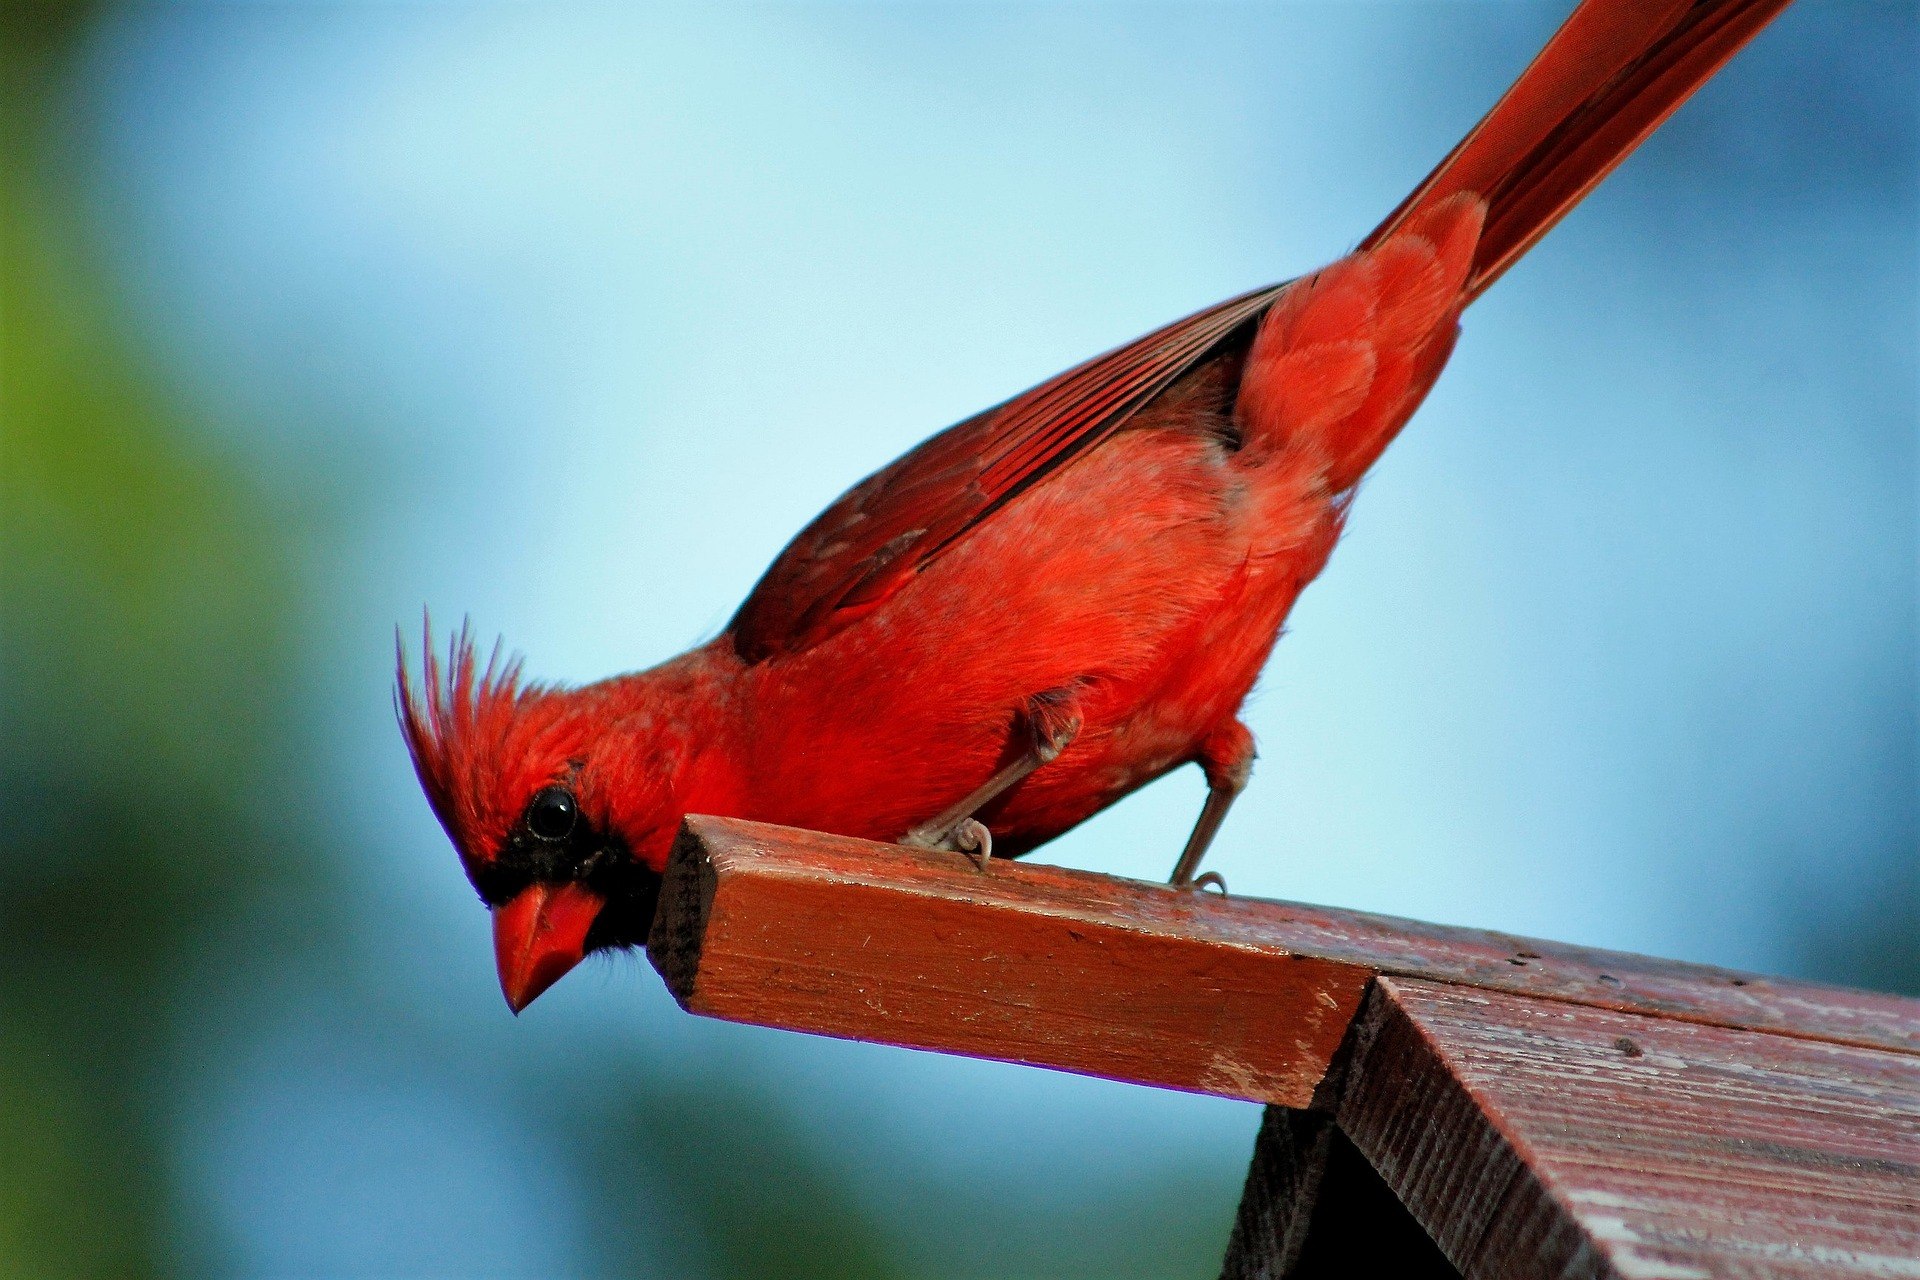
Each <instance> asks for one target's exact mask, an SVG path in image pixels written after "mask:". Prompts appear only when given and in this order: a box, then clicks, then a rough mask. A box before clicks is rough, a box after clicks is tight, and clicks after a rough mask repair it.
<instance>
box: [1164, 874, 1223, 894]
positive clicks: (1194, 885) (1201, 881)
mask: <svg viewBox="0 0 1920 1280" xmlns="http://www.w3.org/2000/svg"><path fill="white" fill-rule="evenodd" d="M1209 886H1211V887H1212V888H1215V889H1218V890H1219V891H1220V895H1221V896H1222V897H1225V896H1226V893H1227V881H1226V877H1224V876H1222V875H1221V874H1220V873H1219V872H1218V871H1203V872H1201V873H1200V874H1199V875H1197V876H1195V877H1194V878H1193V879H1191V880H1187V881H1184V882H1180V881H1177V882H1175V884H1174V886H1173V887H1174V888H1176V889H1178V890H1180V892H1182V893H1198V892H1200V891H1201V890H1202V889H1205V888H1208V887H1209Z"/></svg>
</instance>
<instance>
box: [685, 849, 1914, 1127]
mask: <svg viewBox="0 0 1920 1280" xmlns="http://www.w3.org/2000/svg"><path fill="white" fill-rule="evenodd" d="M648 951H649V954H650V955H651V957H652V959H653V963H654V965H655V967H657V968H658V969H659V970H660V973H661V975H662V976H663V977H664V978H665V979H666V981H667V985H668V987H669V988H670V989H671V990H672V991H673V993H674V995H675V996H676V997H677V998H678V999H679V1001H680V1003H681V1004H682V1005H683V1006H684V1007H685V1008H687V1009H688V1010H690V1011H692V1012H695V1013H702V1014H707V1015H710V1016H713V1017H720V1018H728V1019H732V1020H735V1021H742V1022H752V1023H758V1024H762V1025H766V1026H775V1027H784V1028H788V1029H793V1030H802V1031H812V1032H818V1033H822V1034H826V1035H834V1036H843V1037H851V1038H856V1039H862V1040H876V1041H882V1042H885V1043H889V1044H899V1045H907V1046H911V1047H915V1048H923V1049H936V1050H942V1051H945V1052H950V1053H962V1054H969V1055H972V1056H976V1057H986V1058H997V1059H1002V1060H1007V1061H1015V1062H1025V1063H1031V1064H1034V1065H1039V1066H1048V1067H1055V1068H1059V1069H1063V1070H1068V1071H1078V1072H1084V1073H1088V1074H1094V1075H1100V1076H1107V1077H1110V1078H1114V1079H1120V1080H1129V1081H1135V1082H1139V1083H1144V1084H1154V1085H1160V1086H1164V1087H1168V1088H1176V1089H1186V1090H1193V1091H1197V1092H1203V1093H1213V1094H1221V1095H1224V1096H1228V1097H1237V1098H1247V1099H1251V1100H1254V1101H1262V1102H1273V1103H1280V1104H1283V1105H1287V1106H1294V1107H1302V1106H1306V1105H1307V1104H1308V1103H1309V1102H1310V1100H1311V1099H1312V1097H1313V1094H1314V1090H1315V1088H1316V1087H1317V1086H1318V1085H1319V1084H1320V1082H1321V1080H1322V1079H1323V1078H1324V1077H1325V1075H1326V1072H1327V1068H1328V1066H1329V1064H1330V1063H1331V1062H1332V1060H1333V1057H1334V1053H1335V1050H1336V1049H1337V1048H1338V1047H1339V1045H1340V1043H1341V1040H1342V1037H1343V1036H1344V1035H1345V1033H1346V1031H1347V1028H1348V1025H1349V1023H1350V1022H1351V1021H1352V1019H1353V1017H1354V1015H1355V1013H1356V1012H1357V1011H1358V1009H1359V1007H1360V1003H1361V999H1362V996H1363V995H1364V993H1365V992H1366V990H1367V988H1368V985H1369V983H1371V982H1372V981H1373V980H1374V979H1375V978H1376V977H1379V976H1382V975H1399V976H1407V977H1415V978H1422V979H1429V980H1433V981H1437V982H1444V983H1451V984H1456V985H1459V986H1463V987H1468V988H1474V989H1477V990H1484V991H1489V992H1503V993H1509V994H1513V995H1523V996H1530V997H1534V998H1537V999H1543V1000H1548V1001H1553V1002H1557V1003H1561V1004H1570V1005H1579V1006H1590V1007H1594V1008H1600V1009H1610V1010H1618V1011H1623V1012H1635V1013H1641V1014H1650V1015H1657V1016H1659V1017H1661V1018H1664V1019H1671V1020H1678V1021H1682V1022H1690V1023H1698V1024H1702V1025H1705V1026H1712V1027H1727V1028H1745V1029H1749V1030H1760V1031H1768V1032H1772V1033H1775V1034H1777V1035H1779V1036H1783V1037H1792V1038H1796V1039H1802V1040H1809V1041H1826V1042H1833V1043H1836V1044H1852V1045H1861V1046H1866V1047H1870V1048H1876V1049H1882V1050H1888V1051H1894V1052H1900V1053H1905V1054H1915V1053H1920V1002H1915V1001H1909V1000H1901V999H1899V998H1897V997H1893V996H1882V995H1876V994H1873V993H1868V992H1858V991H1847V990H1842V989H1837V988H1829V987H1821V986H1816V985H1812V984H1806V983H1796V982H1786V981H1779V980H1774V979H1768V978H1760V977H1755V976H1753V975H1749V974H1740V973H1734V972H1731V971H1727V970H1720V969H1712V968H1707V967H1703V966H1697V965H1682V964H1676V963H1673V962H1669V961H1661V960H1652V959H1648V958H1646V957H1642V956H1631V955H1624V954H1620V953H1616V952H1606V951H1597V950H1592V949H1588V948H1582V947H1569V946H1564V945H1560V944H1555V943H1545V942H1533V941H1528V940H1526V939H1521V938H1513V937H1508V936H1505V935H1501V934H1496V933H1487V932H1483V931H1479V930H1471V929H1454V928H1445V927H1442V926H1437V925H1428V924H1420V923H1416V922H1413V921H1407V920H1397V919H1392V918H1389V917H1384V916H1374V915H1367V914H1363V913H1360V912H1350V911H1336V910H1331V909H1328V908H1323V907H1309V906H1300V905H1296V904H1292V903H1282V902H1270V901H1264V900H1260V899H1253V898H1239V897H1222V896H1220V895H1217V894H1211V893H1183V892H1179V891H1175V890H1172V889H1168V888H1165V887H1164V886H1160V885H1152V884H1145V883H1141V882H1138V881H1129V880H1121V879H1117V878H1114V877H1111V876H1101V875H1095V874H1091V873H1087V872H1077V871H1068V870H1063V869H1061V868H1057V867H1046V866H1030V865H1025V864H1016V863H1010V862H1006V861H997V862H995V863H994V864H992V866H991V868H990V869H989V870H988V871H986V872H984V873H982V872H978V871H976V870H975V869H974V867H973V865H972V863H971V862H970V861H969V860H968V859H966V858H965V857H964V856H962V855H959V854H945V853H938V852H922V851H918V850H909V849H903V848H900V847H898V846H895V845H882V844H873V843H869V842H866V841H860V840H850V839H845V838H842V837H837V836H828V835H822V834H819V833H815V832H805V831H796V830H792V829H788V828H781V827H770V826H764V825H761V824H756V823H748V822H740V821H734V820H726V819H718V818H704V817H695V818H689V819H688V820H687V825H686V828H685V830H684V831H683V833H682V836H681V839H680V842H679V844H678V846H677V847H676V849H675V852H674V857H673V861H672V863H671V865H670V866H669V868H668V873H667V883H666V885H665V887H664V889H663V891H662V895H661V904H660V910H659V914H658V916H657V917H656V920H655V924H654V929H653V934H652V937H651V938H650V940H649V943H648Z"/></svg>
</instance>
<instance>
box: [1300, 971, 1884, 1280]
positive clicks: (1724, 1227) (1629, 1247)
mask: <svg viewBox="0 0 1920 1280" xmlns="http://www.w3.org/2000/svg"><path fill="white" fill-rule="evenodd" d="M1343 1056H1344V1058H1345V1061H1344V1064H1343V1070H1342V1072H1341V1074H1340V1075H1339V1076H1338V1077H1337V1078H1336V1079H1335V1080H1332V1081H1330V1082H1329V1094H1330V1095H1331V1104H1332V1105H1333V1106H1334V1107H1335V1109H1336V1115H1337V1117H1338V1121H1339V1125H1340V1128H1341V1131H1342V1132H1344V1133H1345V1134H1347V1135H1348V1136H1349V1137H1350V1138H1351V1139H1352V1140H1353V1142H1354V1143H1355V1145H1356V1146H1357V1147H1358V1148H1359V1149H1360V1150H1361V1152H1363V1153H1364V1154H1365V1155H1366V1156H1367V1158H1368V1160H1369V1161H1370V1162H1371V1163H1372V1164H1373V1166H1374V1167H1375V1168H1376V1169H1377V1170H1378V1171H1379V1173H1380V1174H1381V1175H1382V1176H1383V1177H1384V1178H1385V1180H1386V1182H1387V1184H1388V1186H1389V1187H1390V1188H1391V1189H1392V1190H1393V1192H1394V1193H1395V1194H1396V1195H1397V1196H1398V1197H1399V1198H1400V1199H1401V1201H1402V1202H1403V1203H1404V1204H1405V1205H1406V1206H1407V1207H1408V1208H1409V1209H1410V1210H1411V1211H1412V1212H1413V1214H1414V1216H1415V1217H1416V1218H1418V1219H1419V1220H1420V1221H1421V1222H1422V1224H1423V1225H1424V1226H1425V1227H1426V1228H1427V1230H1428V1231H1429V1232H1430V1233H1431V1234H1432V1236H1433V1237H1434V1239H1435V1240H1436V1241H1438V1243H1439V1244H1440V1246H1441V1248H1442V1249H1443V1250H1444V1251H1445V1252H1446V1254H1447V1256H1448V1257H1449V1258H1450V1259H1451V1260H1452V1262H1453V1263H1454V1265H1456V1266H1457V1267H1458V1268H1459V1269H1460V1271H1461V1272H1462V1274H1464V1275H1466V1276H1468V1277H1472V1278H1476V1280H1479V1278H1494V1277H1514V1278H1516V1280H1518V1278H1519V1277H1528V1278H1532V1277H1566V1278H1574V1277H1580V1278H1585V1277H1620V1278H1621V1280H1633V1278H1641V1277H1644V1278H1648V1280H1654V1278H1658V1280H1704V1278H1707V1277H1715V1278H1718V1277H1730V1278H1740V1277H1762V1276H1765V1277H1790V1278H1791V1277H1815V1276H1819V1277H1850V1278H1851V1277H1876V1278H1882V1277H1920V1058H1916V1057H1914V1056H1912V1055H1910V1054H1904V1053H1896V1052H1886V1051H1879V1050H1873V1049H1865V1048H1860V1047H1857V1046H1853V1045H1841V1044H1832V1043H1826V1042H1819V1041H1809V1040H1802V1039H1795V1038H1792V1037H1787V1036H1782V1035H1775V1034H1767V1033H1764V1032H1756V1031H1749V1030H1739V1029H1733V1028H1726V1027H1715V1026H1703V1025H1697V1024H1690V1023H1685V1022H1677V1021H1673V1020H1671V1019H1666V1018H1662V1017H1657V1016H1649V1015H1646V1014H1629V1013H1616V1012H1610V1011H1606V1010H1600V1009H1594V1008H1587V1007H1581V1006H1577V1005H1571V1004H1567V1003H1565V1002H1558V1001H1546V1000H1538V999H1530V998H1527V997H1525V996H1520V995H1516V994H1513V993H1510V992H1501V991H1490V990H1484V989H1483V990H1471V989H1463V988H1460V987H1454V986H1448V985H1445V984H1441V983H1434V982H1425V981H1418V980H1406V979H1398V978H1387V979H1383V980H1382V981H1381V982H1380V983H1379V984H1378V986H1377V988H1376V989H1375V991H1374V992H1373V993H1372V995H1371V996H1370V998H1369V1001H1368V1005H1367V1010H1366V1013H1365V1015H1364V1016H1363V1017H1362V1019H1361V1020H1360V1021H1359V1022H1358V1023H1357V1024H1356V1026H1355V1029H1354V1036H1353V1037H1352V1039H1351V1040H1350V1042H1349V1045H1348V1046H1347V1049H1346V1052H1345V1054H1344V1055H1343Z"/></svg>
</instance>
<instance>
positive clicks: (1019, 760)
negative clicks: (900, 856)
mask: <svg viewBox="0 0 1920 1280" xmlns="http://www.w3.org/2000/svg"><path fill="white" fill-rule="evenodd" d="M1019 720H1020V728H1021V731H1022V732H1024V733H1025V735H1026V737H1027V743H1026V747H1025V749H1024V750H1023V751H1022V752H1021V753H1020V754H1019V755H1018V756H1016V757H1014V758H1013V759H1012V760H1009V761H1008V762H1007V763H1006V764H1003V765H1001V766H1000V767H999V768H998V769H996V770H994V772H993V776H992V777H990V778H988V779H987V780H986V781H985V782H983V783H981V784H980V785H979V786H978V787H975V788H974V789H973V790H972V791H970V792H968V793H967V796H966V798H965V799H963V800H961V801H960V802H959V803H958V804H955V805H953V806H952V807H950V808H948V809H947V810H945V811H944V812H942V813H941V814H940V815H939V816H938V817H936V818H934V819H932V820H931V821H929V822H923V823H921V824H920V825H919V826H917V827H915V828H914V829H913V830H911V831H909V832H907V834H906V835H905V836H903V837H901V840H900V843H901V844H910V845H915V846H918V847H919V848H922V849H957V850H959V851H961V852H963V853H969V854H971V855H973V860H974V862H975V864H976V865H978V866H979V867H980V869H981V870H983V871H984V870H985V869H986V866H987V860H988V859H989V858H991V857H993V833H992V832H990V831H988V830H987V828H986V825H985V824H984V823H982V822H981V821H980V820H979V819H977V818H975V817H974V816H973V815H974V814H976V813H978V812H979V811H980V810H981V809H982V808H984V807H985V806H986V805H987V804H988V803H989V802H990V801H992V800H993V799H994V797H996V796H998V795H999V794H1000V793H1001V792H1003V791H1005V790H1007V788H1009V787H1011V786H1013V785H1014V784H1015V783H1016V782H1019V781H1020V780H1021V779H1022V778H1024V777H1026V776H1027V775H1028V774H1030V773H1032V772H1033V771H1034V770H1035V769H1038V768H1039V767H1040V766H1041V765H1043V764H1050V763H1052V762H1053V760H1054V759H1056V758H1057V757H1058V756H1059V754H1060V753H1061V752H1062V751H1065V750H1066V749H1067V744H1068V743H1070V742H1072V741H1073V738H1074V735H1075V734H1077V733H1079V732H1080V713H1079V712H1077V711H1075V710H1074V709H1073V705H1072V694H1071V692H1070V691H1068V690H1066V689H1059V690H1052V691H1049V692H1047V693H1038V694H1035V695H1034V696H1033V697H1031V698H1028V699H1027V701H1026V704H1025V705H1024V706H1022V707H1021V709H1020V714H1019Z"/></svg>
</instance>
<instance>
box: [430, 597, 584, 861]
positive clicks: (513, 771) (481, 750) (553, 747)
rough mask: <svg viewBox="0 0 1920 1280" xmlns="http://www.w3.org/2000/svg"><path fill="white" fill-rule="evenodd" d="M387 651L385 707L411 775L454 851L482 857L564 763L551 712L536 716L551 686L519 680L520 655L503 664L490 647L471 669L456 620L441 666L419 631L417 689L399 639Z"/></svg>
mask: <svg viewBox="0 0 1920 1280" xmlns="http://www.w3.org/2000/svg"><path fill="white" fill-rule="evenodd" d="M394 648H395V663H396V666H397V667H398V672H397V675H396V678H395V687H394V710H395V713H396V714H397V715H398V716H399V719H400V731H401V733H402V734H404V735H405V737H406V740H407V750H408V751H409V752H410V753H411V754H412V756H413V769H414V773H415V774H417V775H418V776H419V779H420V786H421V789H422V790H424V791H425V792H426V793H427V801H428V803H429V804H431V805H432V806H433V812H434V816H436V817H438V818H439V819H440V825H441V826H442V827H444V828H446V832H447V835H448V836H449V837H450V838H451V839H452V840H453V843H454V847H455V848H456V849H458V850H459V851H460V856H461V857H462V858H463V859H465V860H467V861H469V862H474V861H486V860H488V859H490V858H492V857H493V856H494V855H495V854H496V853H497V852H498V850H499V848H500V846H501V843H502V842H503V841H504V840H505V839H506V837H507V832H508V831H509V829H510V828H511V827H512V826H513V823H514V822H515V821H516V819H517V818H518V816H519V814H520V811H521V809H522V808H523V807H524V806H525V804H526V801H527V800H528V798H529V797H531V796H532V795H533V793H534V792H535V791H537V790H539V789H540V787H542V786H544V785H546V784H547V783H548V782H551V781H554V780H555V778H554V777H553V776H552V775H553V773H554V762H555V761H556V760H563V759H564V751H563V750H562V749H561V746H560V744H559V742H558V741H557V740H552V741H550V740H549V739H552V738H554V735H555V734H556V732H557V731H558V730H559V728H560V726H559V725H558V724H557V723H556V720H557V717H554V716H550V715H541V714H539V711H540V710H541V709H542V707H543V704H547V703H548V702H549V699H550V697H551V694H552V692H553V691H552V690H550V689H548V688H546V687H545V686H542V685H522V684H521V683H520V661H519V659H517V658H515V659H512V660H509V661H506V662H504V663H503V662H502V661H501V651H500V646H499V644H498V643H496V644H495V645H494V647H493V651H492V653H491V654H489V655H488V657H487V662H486V665H485V666H484V667H482V666H480V665H479V663H478V661H477V659H476V655H475V652H474V646H473V638H472V635H471V633H470V632H469V630H468V628H467V627H466V626H465V625H464V624H463V625H462V626H461V628H460V630H459V632H458V633H457V634H455V635H454V636H453V637H452V638H451V639H450V640H449V642H448V644H447V654H446V665H445V666H444V667H442V666H441V663H440V659H439V657H438V656H437V655H436V654H435V653H434V647H433V630H432V626H431V624H428V625H427V626H426V627H425V629H424V636H423V642H422V660H421V667H422V670H421V678H420V684H421V687H420V689H419V690H418V691H417V692H416V690H415V689H414V686H413V680H412V678H411V675H410V674H409V672H408V670H407V659H406V652H405V650H404V648H403V647H402V646H401V644H400V642H399V637H398V636H396V637H395V643H394Z"/></svg>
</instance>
